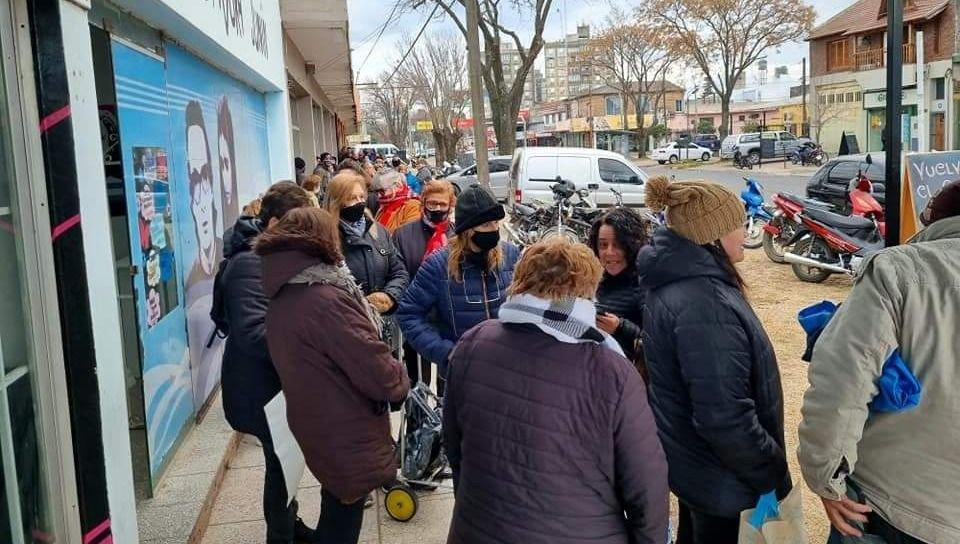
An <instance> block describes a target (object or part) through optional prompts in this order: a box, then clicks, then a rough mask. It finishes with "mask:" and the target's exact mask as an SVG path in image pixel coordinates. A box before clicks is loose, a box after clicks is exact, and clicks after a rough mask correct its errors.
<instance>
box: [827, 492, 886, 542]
mask: <svg viewBox="0 0 960 544" xmlns="http://www.w3.org/2000/svg"><path fill="white" fill-rule="evenodd" d="M820 500H822V501H823V509H824V510H826V512H827V518H829V519H830V524H831V525H833V527H834V528H835V529H836V530H837V531H840V534H842V535H844V536H855V537H861V536H863V533H862V532H861V531H860V530H859V529H857V528H856V527H855V526H854V525H853V523H852V522H854V521H858V522H860V523H862V524H866V523H867V514H869V513H870V512H873V509H872V508H870V507H869V506H867V505H865V504H860V503H858V502H856V501H854V500H851V499H850V498H849V497H842V498H841V499H840V500H839V501H832V500H830V499H825V498H823V497H820Z"/></svg>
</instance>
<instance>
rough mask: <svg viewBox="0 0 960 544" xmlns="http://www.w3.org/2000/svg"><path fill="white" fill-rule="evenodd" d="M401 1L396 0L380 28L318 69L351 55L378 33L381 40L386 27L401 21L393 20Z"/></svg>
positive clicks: (318, 68)
mask: <svg viewBox="0 0 960 544" xmlns="http://www.w3.org/2000/svg"><path fill="white" fill-rule="evenodd" d="M401 2H402V0H396V2H395V3H394V5H393V11H391V12H390V16H389V17H387V20H386V21H384V23H383V25H381V26H380V28H379V29H377V30H374V31H373V32H371V33H370V34H367V36H366V37H365V38H364V39H362V40H360V42H359V43H357V45H355V46H353V47H347V51H346V52H345V53H340V54H339V55H336V56H335V57H333V58H332V59H330V60H328V61H327V62H325V63H323V65H321V66H318V67H317V70H323V69H325V68H327V67H328V66H331V65H333V63H335V62H338V61H340V60H341V59H343V58H344V57H347V56H350V54H351V53H353V52H354V51H356V50H357V49H359V48H361V47H363V46H364V45H366V44H367V43H369V42H370V40H371V39H373V37H374V35H376V36H377V40H379V39H380V36H382V35H383V33H384V32H385V31H386V29H387V28H388V27H390V26H393V25H395V24H396V23H398V22H399V18H398V19H397V20H396V21H394V20H392V19H393V15H394V13H395V12H396V10H397V8H398V7H399V6H400V3H401ZM373 49H376V44H374V47H373V48H372V49H371V51H372V50H373ZM364 62H366V60H364ZM359 73H360V71H359V70H357V74H359Z"/></svg>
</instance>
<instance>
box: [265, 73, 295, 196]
mask: <svg viewBox="0 0 960 544" xmlns="http://www.w3.org/2000/svg"><path fill="white" fill-rule="evenodd" d="M266 99H267V100H266V102H267V147H268V148H269V151H270V183H271V184H273V183H274V182H277V181H280V180H283V179H293V135H292V134H291V130H290V100H289V98H288V97H287V90H286V89H284V90H282V91H276V92H272V93H267V95H266Z"/></svg>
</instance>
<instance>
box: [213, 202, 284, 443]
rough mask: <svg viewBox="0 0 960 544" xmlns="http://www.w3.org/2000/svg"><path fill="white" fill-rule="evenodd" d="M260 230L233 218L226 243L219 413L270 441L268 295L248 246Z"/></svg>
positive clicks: (255, 223) (256, 223)
mask: <svg viewBox="0 0 960 544" xmlns="http://www.w3.org/2000/svg"><path fill="white" fill-rule="evenodd" d="M261 231H262V228H261V224H260V220H259V219H256V218H253V217H241V218H239V219H237V222H236V224H235V225H234V227H233V228H232V229H229V231H228V232H229V233H230V237H229V238H228V239H227V244H226V246H225V247H224V258H225V259H227V264H226V268H224V270H223V274H222V276H221V278H220V288H221V293H219V295H220V297H221V301H222V304H223V309H224V314H225V317H226V320H227V322H228V323H229V327H228V330H229V331H230V334H229V335H228V336H227V339H226V346H225V347H224V350H223V367H222V369H221V378H220V380H221V388H222V391H223V411H224V415H225V416H226V418H227V422H228V423H230V426H231V427H233V429H234V430H236V431H239V432H242V433H247V434H252V435H254V436H256V437H258V438H259V439H260V440H261V441H264V440H268V439H269V437H270V431H269V430H268V428H267V421H266V416H265V415H264V413H263V407H264V405H266V404H267V403H268V402H269V401H270V399H272V398H273V397H275V396H276V395H277V393H279V392H280V377H279V376H277V371H276V369H274V367H273V361H271V359H270V351H269V350H268V349H267V339H266V337H265V333H266V331H265V327H264V320H265V319H266V316H267V304H268V303H269V299H268V298H267V296H266V295H265V294H264V293H263V284H262V283H261V279H260V275H261V270H260V256H259V255H257V254H256V253H254V252H253V251H252V250H251V246H252V244H253V241H254V240H255V239H256V237H257V236H259V235H260V233H261Z"/></svg>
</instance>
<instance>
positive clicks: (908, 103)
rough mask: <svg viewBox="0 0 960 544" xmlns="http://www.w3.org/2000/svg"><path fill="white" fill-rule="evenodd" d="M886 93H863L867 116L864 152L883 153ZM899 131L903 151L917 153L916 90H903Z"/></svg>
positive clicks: (918, 142)
mask: <svg viewBox="0 0 960 544" xmlns="http://www.w3.org/2000/svg"><path fill="white" fill-rule="evenodd" d="M886 107H887V92H886V90H878V91H864V92H863V109H864V110H865V111H866V114H867V142H866V144H867V145H866V148H865V149H863V148H861V150H862V151H864V152H870V151H883V150H884V147H885V146H884V142H883V130H884V128H885V127H886V117H887V110H886ZM901 112H902V114H901V118H900V123H901V127H900V129H901V131H902V139H901V141H902V142H903V149H905V150H908V151H917V150H918V149H919V145H920V141H919V135H918V134H917V133H916V130H915V128H916V127H917V90H916V88H905V89H904V90H903V108H902V110H901Z"/></svg>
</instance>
